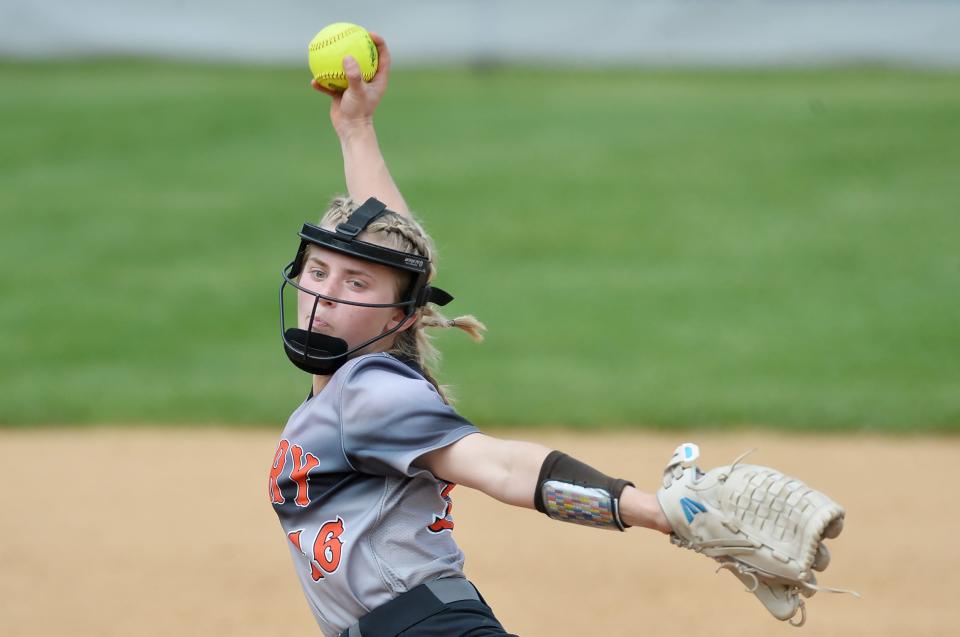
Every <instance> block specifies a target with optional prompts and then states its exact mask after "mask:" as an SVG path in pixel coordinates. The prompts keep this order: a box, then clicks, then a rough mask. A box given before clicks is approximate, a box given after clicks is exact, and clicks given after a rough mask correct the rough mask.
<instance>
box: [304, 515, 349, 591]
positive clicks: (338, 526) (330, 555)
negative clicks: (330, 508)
mask: <svg viewBox="0 0 960 637" xmlns="http://www.w3.org/2000/svg"><path fill="white" fill-rule="evenodd" d="M342 534H343V518H341V517H340V516H337V519H336V520H332V521H330V522H326V523H325V524H324V525H323V526H321V527H320V531H319V532H318V533H317V539H315V540H314V541H313V561H311V562H310V575H311V576H312V577H313V581H315V582H316V581H319V580H320V579H322V578H323V574H324V573H326V574H327V575H329V574H331V573H333V572H334V571H336V570H337V568H339V566H340V554H341V552H342V550H343V541H342V540H341V539H340V536H341V535H342Z"/></svg>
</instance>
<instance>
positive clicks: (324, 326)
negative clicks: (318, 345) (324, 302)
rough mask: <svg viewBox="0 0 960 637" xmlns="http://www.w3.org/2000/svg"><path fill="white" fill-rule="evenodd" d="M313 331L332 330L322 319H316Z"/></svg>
mask: <svg viewBox="0 0 960 637" xmlns="http://www.w3.org/2000/svg"><path fill="white" fill-rule="evenodd" d="M313 329H315V330H322V329H330V324H329V323H327V322H326V321H324V320H323V319H322V318H317V317H314V318H313Z"/></svg>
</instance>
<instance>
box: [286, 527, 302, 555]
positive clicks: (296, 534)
mask: <svg viewBox="0 0 960 637" xmlns="http://www.w3.org/2000/svg"><path fill="white" fill-rule="evenodd" d="M301 533H303V529H300V530H299V531H291V532H290V533H287V538H288V539H289V540H290V542H292V543H293V545H294V546H295V547H297V550H298V551H300V552H301V553H303V549H302V548H300V534H301Z"/></svg>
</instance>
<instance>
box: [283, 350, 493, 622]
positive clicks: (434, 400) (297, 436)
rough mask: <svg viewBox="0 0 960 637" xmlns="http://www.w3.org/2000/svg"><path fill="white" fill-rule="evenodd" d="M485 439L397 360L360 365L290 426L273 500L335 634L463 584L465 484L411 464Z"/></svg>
mask: <svg viewBox="0 0 960 637" xmlns="http://www.w3.org/2000/svg"><path fill="white" fill-rule="evenodd" d="M476 431H477V428H476V427H474V426H473V425H472V424H470V423H469V422H468V421H466V420H464V419H463V418H462V417H461V416H460V415H459V414H457V413H456V411H454V410H453V408H452V407H450V406H449V405H446V404H444V402H443V400H442V399H441V398H440V395H439V394H438V393H437V391H436V389H434V387H433V386H432V385H431V384H430V383H429V382H427V381H426V380H425V379H424V378H423V376H421V375H420V374H419V373H417V372H416V371H414V370H413V369H412V368H411V367H409V366H408V365H405V364H404V363H402V362H400V361H399V360H397V359H396V358H394V357H392V356H390V355H389V354H370V355H366V356H360V357H357V358H355V359H352V360H350V361H348V362H347V363H346V364H345V365H344V366H343V367H341V368H340V369H339V370H337V371H336V373H334V374H333V375H332V376H331V377H330V381H329V383H328V384H327V386H326V387H324V388H323V390H322V391H321V392H320V393H319V394H317V395H316V396H313V397H311V398H309V399H307V400H306V401H304V403H303V404H302V405H300V406H299V407H298V408H297V410H296V411H294V412H293V414H292V415H291V416H290V419H289V420H288V421H287V426H286V427H285V428H284V430H283V435H282V438H281V440H280V445H279V446H278V448H277V452H276V454H275V456H274V459H273V465H272V466H271V470H270V481H269V495H270V499H271V502H272V503H273V507H274V510H275V511H276V512H277V515H278V516H279V517H280V523H281V524H282V526H283V530H284V531H285V532H286V534H287V538H288V540H289V542H288V543H289V546H290V552H291V555H292V556H293V561H294V567H295V569H296V571H297V576H298V577H299V578H300V583H301V585H302V587H303V590H304V593H305V594H306V597H307V601H308V603H309V604H310V608H311V610H312V611H313V614H314V616H315V617H316V618H317V622H318V623H319V624H320V628H321V629H322V630H323V632H324V634H326V635H336V634H338V633H340V631H342V630H344V629H345V628H347V627H348V626H350V625H351V624H352V623H354V622H355V621H356V620H357V619H358V618H360V617H361V616H363V615H364V614H366V613H367V612H369V611H371V610H373V609H374V608H376V607H377V606H380V605H381V604H383V603H384V602H387V601H389V600H390V599H392V598H394V597H396V596H397V595H399V594H400V593H403V592H405V591H407V590H409V589H411V588H413V587H414V586H416V585H418V584H420V583H421V582H423V581H426V580H429V579H433V578H437V577H446V576H451V575H462V573H463V553H462V552H461V551H460V549H459V547H458V546H457V544H456V542H454V540H453V537H452V536H451V534H450V530H451V529H452V528H453V523H452V520H451V518H450V509H451V503H450V495H449V493H450V489H452V488H453V485H450V484H448V483H445V482H443V481H440V480H438V479H437V478H435V477H434V476H433V474H431V473H430V472H429V471H426V470H424V469H420V468H417V467H415V466H412V464H411V463H413V461H414V460H416V459H417V458H418V457H419V456H421V455H423V454H424V453H426V452H428V451H431V450H434V449H439V448H441V447H444V446H446V445H449V444H452V443H453V442H456V441H457V440H459V439H460V438H463V437H464V436H466V435H468V434H471V433H475V432H476Z"/></svg>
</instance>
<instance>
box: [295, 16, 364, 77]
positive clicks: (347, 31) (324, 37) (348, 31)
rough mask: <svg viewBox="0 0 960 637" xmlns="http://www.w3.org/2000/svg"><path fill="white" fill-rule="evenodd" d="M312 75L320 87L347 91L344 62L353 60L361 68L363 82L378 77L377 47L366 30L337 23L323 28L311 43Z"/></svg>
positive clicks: (348, 24) (310, 60)
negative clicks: (352, 58) (348, 59)
mask: <svg viewBox="0 0 960 637" xmlns="http://www.w3.org/2000/svg"><path fill="white" fill-rule="evenodd" d="M309 51H310V54H309V62H310V71H311V72H312V73H313V77H314V79H316V80H317V83H318V84H320V86H322V87H324V88H327V89H330V90H334V91H342V90H345V89H346V88H347V75H346V73H344V72H343V58H344V56H345V55H351V56H353V57H354V58H355V59H356V60H357V62H358V63H359V64H360V74H361V76H362V77H363V81H364V82H369V81H370V80H372V79H373V76H374V75H376V73H377V45H376V44H374V43H373V40H372V39H371V38H370V34H369V33H367V30H366V29H364V28H363V27H361V26H357V25H356V24H350V23H349V22H336V23H334V24H331V25H329V26H326V27H324V28H323V29H322V30H321V31H320V33H318V34H317V35H315V36H314V38H313V39H312V40H310V47H309Z"/></svg>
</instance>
